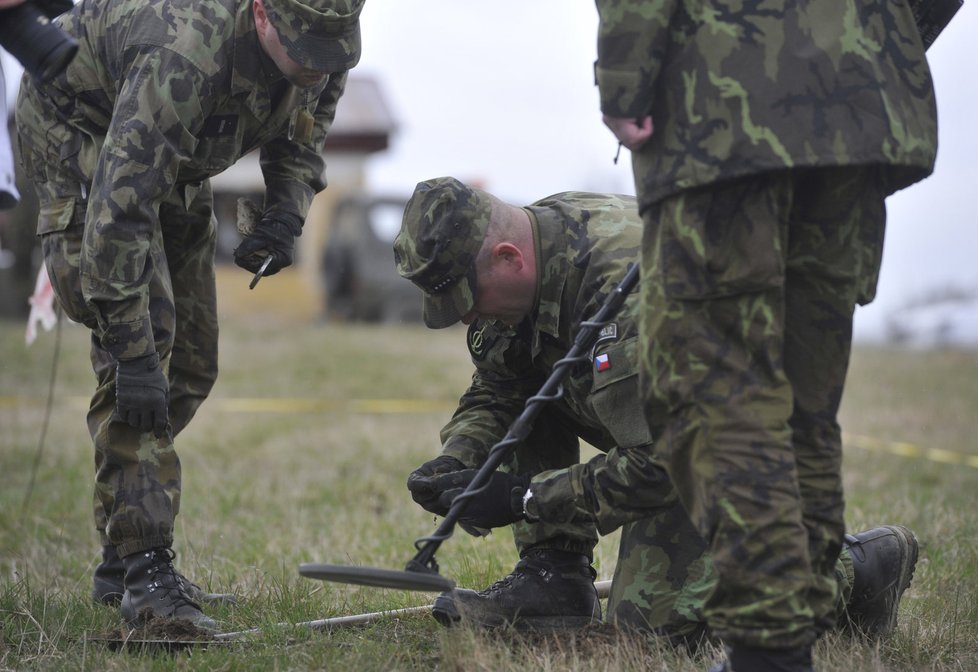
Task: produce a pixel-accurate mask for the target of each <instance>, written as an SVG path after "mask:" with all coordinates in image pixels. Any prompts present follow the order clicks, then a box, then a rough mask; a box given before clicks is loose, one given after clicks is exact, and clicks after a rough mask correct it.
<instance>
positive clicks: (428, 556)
mask: <svg viewBox="0 0 978 672" xmlns="http://www.w3.org/2000/svg"><path fill="white" fill-rule="evenodd" d="M638 277H639V265H638V264H632V265H631V267H629V269H628V272H627V273H626V274H625V277H624V278H622V281H621V282H620V283H619V284H618V286H617V287H615V288H614V289H613V290H612V291H611V293H610V294H609V295H608V297H607V298H606V299H605V301H604V303H603V304H602V305H601V308H600V309H599V310H598V312H597V314H596V315H595V316H594V317H593V318H591V319H590V320H585V321H584V322H581V325H580V328H579V329H578V331H577V336H576V337H575V338H574V345H573V346H571V349H570V350H568V351H567V355H565V356H564V358H563V359H560V360H558V361H557V362H556V363H555V364H554V366H553V369H552V370H551V373H550V376H549V377H548V378H547V380H546V382H544V384H543V386H542V387H541V388H540V391H539V392H537V394H536V395H534V396H532V397H530V398H529V399H527V400H526V404H525V405H524V407H523V412H522V413H520V415H519V416H518V417H517V418H516V420H514V421H513V424H512V425H510V428H509V431H507V432H506V436H504V437H503V439H502V441H500V442H499V443H497V444H496V445H495V446H493V447H492V450H490V451H489V454H488V455H487V456H486V461H485V462H484V463H483V465H482V466H481V467H480V468H479V470H478V471H477V472H476V475H475V476H474V477H473V479H472V481H471V482H470V483H469V485H468V486H467V487H466V488H465V490H464V491H463V492H462V493H461V494H459V495H458V496H457V497H456V498H455V500H454V501H453V502H452V506H451V508H449V510H448V513H447V514H446V515H445V519H444V520H443V521H442V523H441V525H439V526H438V528H437V529H436V530H435V532H434V534H432V535H430V536H427V537H421V538H419V539H417V540H416V541H415V542H414V546H415V548H417V549H418V553H417V554H416V555H415V556H414V557H413V558H412V559H411V560H410V561H408V563H407V567H405V569H406V570H407V571H409V572H432V571H434V572H437V571H438V565H437V563H436V562H435V552H436V551H437V550H438V547H439V546H441V543H442V542H443V541H445V540H446V539H448V538H449V537H451V536H452V533H453V532H454V529H455V525H456V523H457V522H458V519H459V517H461V515H462V513H463V512H464V511H465V507H466V505H467V504H468V502H469V500H470V499H472V497H473V496H474V495H476V494H477V493H478V492H479V490H480V489H481V488H483V487H484V486H485V485H486V484H487V483H488V482H489V479H490V478H491V476H492V472H494V471H496V469H498V468H499V465H501V464H502V463H503V460H505V459H506V458H507V457H508V456H509V455H510V454H511V453H512V451H513V450H514V449H515V447H516V445H517V444H519V443H520V442H521V441H523V440H524V439H526V437H527V435H529V433H530V429H531V428H532V426H533V421H534V420H535V419H536V417H537V415H539V414H540V411H542V410H543V406H544V404H546V403H548V402H550V401H553V400H555V399H559V398H560V397H561V396H562V395H563V393H564V392H563V387H562V383H563V381H564V379H565V378H566V377H567V374H568V373H570V370H571V367H573V366H574V365H575V364H577V363H578V362H581V361H583V360H585V359H586V358H587V352H588V351H589V350H590V349H591V347H592V346H593V345H594V343H595V342H596V341H597V339H598V334H599V333H600V331H601V328H602V327H603V326H604V325H605V324H607V323H608V322H610V321H611V320H612V319H613V318H614V317H615V315H617V314H618V311H619V310H620V309H621V306H622V304H623V303H625V299H626V298H627V296H628V295H629V294H630V293H631V291H632V290H633V289H634V288H635V285H636V284H638Z"/></svg>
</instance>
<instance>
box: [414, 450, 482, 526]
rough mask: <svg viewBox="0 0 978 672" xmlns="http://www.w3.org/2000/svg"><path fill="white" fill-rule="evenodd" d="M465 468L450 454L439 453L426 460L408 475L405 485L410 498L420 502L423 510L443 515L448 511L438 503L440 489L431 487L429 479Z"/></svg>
mask: <svg viewBox="0 0 978 672" xmlns="http://www.w3.org/2000/svg"><path fill="white" fill-rule="evenodd" d="M467 468H468V467H466V466H465V465H464V464H462V462H461V460H457V459H455V458H454V457H452V456H451V455H439V456H438V457H436V458H435V459H433V460H428V461H427V462H425V463H424V464H422V465H421V466H420V467H418V468H417V469H415V470H414V471H412V472H411V475H410V476H408V480H407V487H408V490H410V491H411V499H413V500H414V501H415V502H417V503H418V504H420V505H421V508H423V509H424V510H425V511H430V512H431V513H433V514H435V515H436V516H444V515H445V514H446V513H448V507H447V506H441V505H440V504H439V503H438V498H439V497H440V496H441V490H436V489H435V488H434V487H432V483H431V479H432V477H433V476H437V475H440V474H451V473H454V472H456V471H464V470H465V469H467Z"/></svg>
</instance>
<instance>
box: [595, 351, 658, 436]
mask: <svg viewBox="0 0 978 672" xmlns="http://www.w3.org/2000/svg"><path fill="white" fill-rule="evenodd" d="M638 347H639V343H638V338H637V337H632V338H628V339H626V340H624V341H620V342H618V343H615V344H613V345H611V346H610V347H607V348H602V349H601V351H600V352H597V353H595V356H593V357H592V358H591V370H592V372H593V375H594V384H593V385H592V387H591V397H590V403H591V408H592V409H593V410H594V413H595V415H596V416H597V418H598V420H599V421H600V422H601V424H603V425H604V427H605V429H607V430H608V433H610V434H611V436H612V438H614V440H615V443H617V444H618V447H619V448H631V447H633V446H641V445H645V444H649V443H651V442H652V432H650V431H649V427H648V424H647V423H646V421H645V413H644V412H643V410H642V398H641V396H642V395H641V394H639V389H638ZM605 357H606V358H607V360H606V361H605V359H604V358H605ZM602 367H603V368H602Z"/></svg>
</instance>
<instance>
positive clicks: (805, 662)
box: [710, 646, 815, 672]
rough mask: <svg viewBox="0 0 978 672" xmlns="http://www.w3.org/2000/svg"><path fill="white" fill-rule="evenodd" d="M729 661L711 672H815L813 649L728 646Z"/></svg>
mask: <svg viewBox="0 0 978 672" xmlns="http://www.w3.org/2000/svg"><path fill="white" fill-rule="evenodd" d="M724 650H725V651H726V653H727V659H726V660H724V661H723V662H722V663H719V664H718V665H715V666H713V667H711V668H710V672H814V671H815V667H814V666H813V664H812V647H811V646H801V647H798V648H796V649H757V648H754V647H748V646H726V647H724Z"/></svg>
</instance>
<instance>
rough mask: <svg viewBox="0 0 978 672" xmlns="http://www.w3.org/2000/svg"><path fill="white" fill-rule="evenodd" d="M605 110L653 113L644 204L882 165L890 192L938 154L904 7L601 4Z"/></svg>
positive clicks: (930, 100)
mask: <svg viewBox="0 0 978 672" xmlns="http://www.w3.org/2000/svg"><path fill="white" fill-rule="evenodd" d="M596 4H597V8H598V14H599V30H598V60H597V63H596V64H595V79H596V81H597V84H598V87H599V91H600V101H601V111H602V112H603V113H604V114H606V115H609V116H613V117H621V118H627V117H636V118H639V117H643V116H645V115H648V114H651V116H652V122H653V127H654V130H653V134H652V138H651V139H650V140H649V142H647V143H646V144H645V145H644V146H643V147H641V148H640V149H639V150H638V151H636V152H635V153H633V157H632V160H633V166H634V169H635V179H636V186H637V188H638V189H639V190H640V199H641V202H640V206H641V208H642V209H643V210H644V209H645V208H646V207H648V206H649V205H650V204H652V203H655V202H656V201H658V200H660V199H662V198H664V197H666V196H668V195H670V194H672V193H675V192H677V191H679V190H684V189H689V188H694V187H697V186H700V185H704V184H709V183H713V182H716V181H719V180H725V179H730V178H735V177H738V176H743V175H749V174H754V173H758V172H763V171H769V170H778V169H783V168H790V167H796V166H833V165H858V164H883V165H887V166H889V168H888V170H887V178H888V180H889V181H888V184H889V189H890V190H891V191H895V190H896V189H900V188H903V187H905V186H907V185H909V184H911V183H913V182H914V181H916V180H919V179H921V178H923V177H924V176H926V175H928V174H929V173H930V172H931V170H932V169H933V163H934V159H935V155H936V151H937V116H936V107H935V102H934V91H933V85H932V82H931V77H930V71H929V69H928V67H927V61H926V59H925V58H924V51H923V47H922V46H921V41H920V36H919V35H918V33H917V30H916V27H915V23H914V19H913V16H912V14H911V11H910V9H909V7H908V5H907V3H906V2H898V1H895V0H811V1H809V2H800V3H799V2H788V0H771V1H770V2H764V3H744V2H730V1H729V0H657V1H655V2H652V1H651V0H596Z"/></svg>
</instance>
